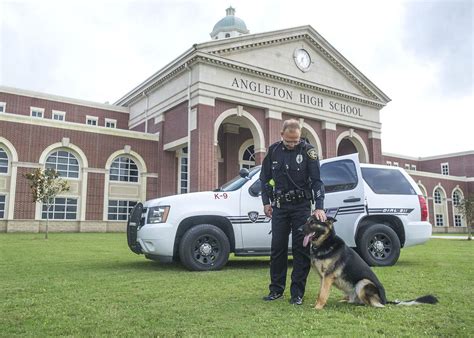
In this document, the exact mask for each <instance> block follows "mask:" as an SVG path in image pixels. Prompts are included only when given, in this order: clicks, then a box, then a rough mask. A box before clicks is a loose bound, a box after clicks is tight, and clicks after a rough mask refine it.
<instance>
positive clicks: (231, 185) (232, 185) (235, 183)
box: [219, 166, 260, 191]
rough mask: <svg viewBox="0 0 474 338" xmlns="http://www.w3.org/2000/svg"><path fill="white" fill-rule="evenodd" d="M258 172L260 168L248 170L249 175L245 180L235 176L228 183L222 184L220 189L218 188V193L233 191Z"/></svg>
mask: <svg viewBox="0 0 474 338" xmlns="http://www.w3.org/2000/svg"><path fill="white" fill-rule="evenodd" d="M258 172H260V166H257V167H253V168H251V169H250V170H249V175H248V176H247V178H243V177H240V176H237V177H235V178H233V179H231V180H230V181H229V182H227V183H226V184H224V185H223V186H222V187H220V188H219V191H235V190H237V189H239V188H240V187H242V186H243V185H244V184H245V182H248V181H249V179H250V178H252V177H253V176H254V175H255V174H256V173H258Z"/></svg>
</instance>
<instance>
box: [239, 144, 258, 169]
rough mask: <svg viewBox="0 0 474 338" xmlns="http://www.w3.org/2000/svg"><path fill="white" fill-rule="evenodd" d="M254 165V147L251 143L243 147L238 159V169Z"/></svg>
mask: <svg viewBox="0 0 474 338" xmlns="http://www.w3.org/2000/svg"><path fill="white" fill-rule="evenodd" d="M253 167H255V149H254V146H253V145H251V146H249V147H247V149H245V151H244V153H243V155H242V159H241V161H240V169H242V168H246V169H250V168H253Z"/></svg>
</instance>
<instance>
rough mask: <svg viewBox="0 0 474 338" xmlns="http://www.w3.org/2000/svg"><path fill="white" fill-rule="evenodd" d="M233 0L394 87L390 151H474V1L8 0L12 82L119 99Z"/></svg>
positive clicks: (4, 55) (5, 19)
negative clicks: (315, 37) (311, 36)
mask: <svg viewBox="0 0 474 338" xmlns="http://www.w3.org/2000/svg"><path fill="white" fill-rule="evenodd" d="M229 5H232V6H233V7H234V8H236V16H238V17H240V18H241V19H243V20H244V21H245V23H246V24H247V28H248V29H249V30H250V33H261V32H266V31H271V30H277V29H285V28H290V27H295V26H302V25H308V24H309V25H311V26H312V27H313V28H315V29H316V30H317V31H318V32H319V33H320V34H321V35H322V36H323V37H324V38H325V39H326V40H327V41H329V43H331V44H332V45H333V46H334V47H335V48H336V49H337V50H338V51H339V52H340V53H341V54H342V55H344V56H345V57H346V58H347V59H348V60H349V61H350V62H351V63H352V64H353V65H354V66H356V67H357V68H358V69H359V70H360V71H361V72H362V73H363V74H364V75H365V76H367V77H368V78H369V79H370V80H371V81H372V82H373V83H375V84H376V85H377V86H378V87H379V88H380V89H381V90H382V91H383V92H384V93H386V94H387V95H388V96H389V97H390V98H391V99H392V101H391V102H389V103H388V105H387V106H386V107H385V108H384V109H382V111H381V120H382V151H383V152H388V153H396V154H402V155H408V156H416V157H417V156H431V155H440V154H446V153H452V152H461V151H470V150H474V137H473V136H472V133H473V131H474V128H473V126H474V95H473V82H474V80H473V68H474V60H473V49H474V42H473V31H474V23H473V16H474V7H473V1H472V0H432V1H426V0H407V1H401V0H399V1H398V0H392V1H381V0H377V1H368V0H367V1H364V0H359V1H354V0H347V1H342V0H340V1H338V0H331V1H329V0H328V1H322V0H318V1H316V0H313V1H303V0H300V1H279V0H258V1H257V0H250V1H248V0H234V1H230V2H225V1H212V0H209V1H207V0H200V1H176V0H174V1H172V0H169V1H165V0H137V1H135V0H127V1H125V0H113V1H106V0H93V1H88V0H81V1H64V0H63V1H53V0H41V1H37V0H0V85H4V86H11V87H17V88H22V89H28V90H34V91H40V92H45V93H50V94H56V95H62V96H67V97H73V98H79V99H85V100H91V101H97V102H105V101H109V102H111V103H113V102H115V101H116V100H117V99H119V98H120V97H122V96H123V95H124V94H126V93H127V92H128V91H130V90H131V89H133V88H134V87H135V86H136V85H137V84H139V83H141V82H142V81H143V80H145V79H146V78H148V77H149V76H150V75H152V74H153V73H155V72H156V71H157V70H159V69H160V68H162V67H163V66H164V65H166V64H167V63H169V62H170V61H172V60H174V59H175V58H176V57H177V56H179V55H180V54H181V53H182V52H184V51H185V50H187V49H188V48H190V47H191V46H192V45H193V44H194V43H199V42H204V41H208V40H209V39H210V37H209V33H210V32H211V31H212V28H213V26H214V24H215V23H216V22H217V21H219V20H220V19H221V18H222V17H224V16H225V9H226V8H227V7H228V6H229Z"/></svg>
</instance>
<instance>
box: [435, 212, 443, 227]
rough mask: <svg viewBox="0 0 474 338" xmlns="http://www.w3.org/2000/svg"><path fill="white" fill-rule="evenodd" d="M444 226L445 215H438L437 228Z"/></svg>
mask: <svg viewBox="0 0 474 338" xmlns="http://www.w3.org/2000/svg"><path fill="white" fill-rule="evenodd" d="M443 225H444V220H443V215H440V214H436V226H437V227H442V226H443Z"/></svg>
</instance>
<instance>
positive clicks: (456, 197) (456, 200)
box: [453, 191, 461, 207]
mask: <svg viewBox="0 0 474 338" xmlns="http://www.w3.org/2000/svg"><path fill="white" fill-rule="evenodd" d="M459 204H461V197H460V196H459V192H457V191H455V192H453V205H454V206H455V207H457V206H459Z"/></svg>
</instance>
